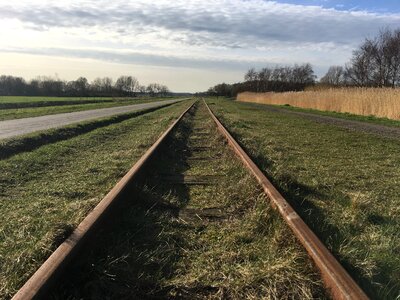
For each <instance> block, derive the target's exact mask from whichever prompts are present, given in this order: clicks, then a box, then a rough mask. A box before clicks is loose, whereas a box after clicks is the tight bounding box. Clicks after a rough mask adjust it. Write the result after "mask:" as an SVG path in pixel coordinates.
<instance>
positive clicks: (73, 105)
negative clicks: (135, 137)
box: [0, 97, 170, 121]
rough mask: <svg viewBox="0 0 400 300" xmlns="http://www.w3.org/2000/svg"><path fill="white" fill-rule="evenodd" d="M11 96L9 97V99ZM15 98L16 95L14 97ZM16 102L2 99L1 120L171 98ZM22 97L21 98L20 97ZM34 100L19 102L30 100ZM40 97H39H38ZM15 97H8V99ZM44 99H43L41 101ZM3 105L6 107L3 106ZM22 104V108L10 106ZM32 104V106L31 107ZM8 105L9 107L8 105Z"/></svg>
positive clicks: (52, 99)
mask: <svg viewBox="0 0 400 300" xmlns="http://www.w3.org/2000/svg"><path fill="white" fill-rule="evenodd" d="M8 98H10V97H7V99H8ZM12 98H14V97H12ZM17 98H18V99H16V100H15V102H6V101H4V102H3V103H2V102H1V100H0V121H2V120H10V119H20V118H28V117H38V116H43V115H50V114H58V113H66V112H74V111H82V110H89V109H98V108H107V107H115V106H123V105H131V104H140V103H149V102H154V101H160V100H166V99H170V98H115V99H113V98H55V97H45V98H43V97H17ZM19 98H21V99H19ZM31 98H33V99H32V102H18V101H19V100H21V101H28V100H29V99H31ZM36 98H38V99H36ZM3 100H4V99H3ZM10 100H13V99H8V101H10ZM40 100H42V101H40ZM2 105H3V106H4V107H2ZM12 105H15V106H20V107H21V108H10V107H13V106H12ZM29 105H31V106H32V107H29ZM6 106H7V107H6Z"/></svg>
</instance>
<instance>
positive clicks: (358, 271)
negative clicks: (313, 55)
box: [208, 100, 400, 299]
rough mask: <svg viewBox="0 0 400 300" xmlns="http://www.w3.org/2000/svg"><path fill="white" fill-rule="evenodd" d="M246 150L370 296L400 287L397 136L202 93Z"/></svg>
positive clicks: (388, 294) (387, 295)
mask: <svg viewBox="0 0 400 300" xmlns="http://www.w3.org/2000/svg"><path fill="white" fill-rule="evenodd" d="M208 101H209V103H211V108H212V109H213V110H214V112H215V113H216V114H217V116H218V117H219V118H220V119H221V121H222V122H223V123H224V124H225V125H226V126H227V127H228V129H229V130H230V131H231V133H232V134H233V135H234V136H235V137H236V138H237V139H238V140H239V141H240V143H242V145H243V146H244V148H245V149H246V151H247V152H248V153H249V154H250V156H252V157H253V158H254V159H255V161H256V162H257V163H258V165H259V166H260V168H261V169H262V170H263V171H264V172H265V174H266V175H267V176H268V177H269V178H270V179H271V180H272V182H273V183H274V184H275V186H276V187H277V188H278V189H279V190H280V191H281V192H282V193H283V194H284V195H285V197H286V198H287V200H288V201H289V202H291V203H292V205H293V206H294V207H295V208H296V210H297V211H298V212H299V213H300V215H301V216H302V217H303V218H304V220H305V221H306V222H307V223H308V224H309V225H310V227H311V228H312V229H313V230H314V231H315V232H316V233H317V234H318V236H319V237H320V238H321V239H322V240H323V241H324V242H325V244H326V245H327V246H328V248H329V249H331V250H332V251H333V253H334V254H335V255H336V256H337V257H338V258H339V260H340V261H341V262H342V263H343V264H344V266H345V267H346V268H347V270H349V272H350V273H351V274H352V276H353V277H354V278H355V279H356V280H357V281H358V282H359V283H360V284H361V286H362V287H363V288H364V290H365V291H366V292H367V293H368V294H369V295H370V296H371V297H372V298H375V299H395V298H396V297H398V296H399V294H400V220H399V217H398V216H399V213H400V209H399V207H400V184H399V183H400V142H399V141H396V140H389V139H384V138H378V137H375V136H371V135H368V134H363V133H357V132H350V131H346V130H344V129H340V128H337V127H334V126H332V125H326V124H317V123H315V122H312V121H309V120H306V119H304V118H301V117H297V116H295V115H288V114H284V113H276V112H274V113H272V112H267V111H263V110H259V109H257V107H254V106H252V105H248V104H246V103H239V102H232V101H223V100H222V101H216V100H208Z"/></svg>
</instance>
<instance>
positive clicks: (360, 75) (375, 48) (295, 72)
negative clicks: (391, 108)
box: [206, 29, 400, 97]
mask: <svg viewBox="0 0 400 300" xmlns="http://www.w3.org/2000/svg"><path fill="white" fill-rule="evenodd" d="M312 85H320V86H332V87H339V86H356V87H392V88H395V87H399V86H400V29H395V30H390V29H383V30H381V31H380V33H379V34H378V36H376V37H375V38H366V39H365V40H364V42H363V43H362V44H361V45H360V46H359V47H358V48H357V49H356V50H354V51H353V54H352V57H351V59H350V61H349V62H348V63H347V64H345V66H331V67H330V68H329V69H328V72H327V73H326V74H325V75H324V76H323V77H322V78H321V79H320V81H319V82H317V81H316V76H314V71H313V69H312V66H311V65H310V64H308V63H307V64H304V65H300V66H299V65H294V66H283V67H282V66H276V67H274V68H262V69H261V70H259V71H257V70H255V69H254V68H251V69H249V70H248V71H247V72H246V74H245V75H244V81H243V82H239V83H234V84H226V83H222V84H217V85H216V86H213V87H211V88H209V89H208V91H207V92H206V94H208V95H213V96H227V97H235V96H236V95H237V94H238V93H240V92H244V91H252V92H286V91H302V90H304V89H305V88H306V87H308V86H312Z"/></svg>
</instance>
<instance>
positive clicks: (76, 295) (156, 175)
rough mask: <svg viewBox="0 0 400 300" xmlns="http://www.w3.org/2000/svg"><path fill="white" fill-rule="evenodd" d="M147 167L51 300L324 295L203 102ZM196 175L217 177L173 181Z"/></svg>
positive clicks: (300, 251) (305, 258) (308, 264)
mask: <svg viewBox="0 0 400 300" xmlns="http://www.w3.org/2000/svg"><path fill="white" fill-rule="evenodd" d="M192 117H194V118H192ZM147 174H148V177H147V179H146V180H145V181H144V182H142V183H138V185H137V186H136V187H135V188H134V189H133V190H132V191H131V192H129V193H127V197H126V199H125V203H126V205H125V206H124V207H122V208H121V209H120V210H119V211H118V212H115V214H116V215H117V216H118V218H113V220H114V221H113V223H112V224H110V227H111V228H109V230H107V231H105V230H103V231H102V232H101V233H100V234H99V235H98V237H97V239H96V240H94V241H93V245H95V247H87V248H86V249H88V251H87V252H86V253H84V254H83V255H82V256H81V257H80V259H76V260H75V262H76V263H75V264H74V265H73V267H72V271H71V272H70V274H69V276H67V277H64V278H63V280H62V282H60V284H59V285H58V286H56V287H55V289H54V291H53V297H52V298H54V299H95V298H102V299H106V298H107V299H155V298H156V299H171V298H178V299H221V298H224V299H260V298H264V299H310V298H324V297H325V292H324V290H323V287H322V284H321V281H320V279H319V276H318V274H317V272H316V271H315V270H314V269H313V265H312V263H311V262H310V260H309V258H308V256H307V254H306V253H305V251H304V250H303V249H302V248H301V246H300V245H299V244H298V243H297V242H296V240H295V239H294V237H293V235H291V234H290V231H289V230H288V228H287V226H286V225H285V223H284V222H283V221H282V220H281V219H280V217H279V216H278V215H277V213H276V212H275V211H273V210H272V209H271V207H270V205H269V203H268V201H267V199H266V197H265V195H264V194H263V193H262V191H261V189H260V187H259V185H258V184H257V183H256V181H255V179H254V178H253V177H252V176H251V175H250V174H249V173H248V172H247V170H245V169H244V168H243V165H242V163H241V162H240V161H239V160H238V159H237V158H236V157H235V156H234V155H233V153H232V151H231V150H230V149H229V148H228V147H226V144H225V142H224V140H223V139H222V137H221V136H219V135H218V132H217V130H216V128H215V125H214V123H213V121H212V120H211V118H210V117H209V115H208V113H207V112H206V110H205V106H204V105H200V106H199V107H198V110H197V112H196V113H195V112H194V111H192V112H191V116H186V117H185V118H184V120H183V122H182V123H180V127H179V129H178V130H177V131H175V132H174V134H173V136H172V138H171V139H170V140H169V144H168V145H166V146H165V147H164V149H162V151H160V155H159V156H158V157H157V159H156V160H155V161H153V163H152V164H151V165H150V166H149V169H148V171H147ZM204 175H208V176H218V179H215V181H210V183H212V184H210V185H190V184H182V182H179V180H178V182H176V181H174V180H176V178H178V179H179V178H180V179H181V178H183V177H184V176H186V178H187V177H188V176H204ZM168 176H173V178H175V179H174V180H172V182H171V180H168V178H169V177H168Z"/></svg>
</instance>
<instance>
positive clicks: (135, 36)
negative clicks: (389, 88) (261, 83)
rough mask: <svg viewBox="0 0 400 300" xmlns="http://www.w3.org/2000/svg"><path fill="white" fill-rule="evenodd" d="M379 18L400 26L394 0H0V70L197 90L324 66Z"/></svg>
mask: <svg viewBox="0 0 400 300" xmlns="http://www.w3.org/2000/svg"><path fill="white" fill-rule="evenodd" d="M382 28H400V1H394V0H393V1H390V0H389V1H372V0H365V1H361V0H348V1H336V0H300V1H292V0H281V1H266V0H201V1H200V0H193V1H190V0H175V1H169V0H152V1H145V0H131V1H127V0H113V1H110V0H58V1H53V0H29V1H28V0H18V1H9V0H0V36H1V39H0V74H8V75H14V76H22V77H24V78H26V79H31V78H34V77H36V76H39V75H47V76H57V77H59V78H61V79H66V80H73V79H76V78H78V77H79V76H85V77H86V78H88V79H89V80H93V79H94V78H96V77H104V76H110V77H112V78H114V79H116V78H117V77H118V76H120V75H132V76H135V77H137V78H138V80H139V81H140V82H141V83H142V84H148V83H151V82H158V83H162V84H166V85H167V86H168V87H169V88H170V89H171V90H172V91H175V92H196V91H204V90H207V89H208V88H209V87H210V86H213V85H215V84H217V83H221V82H227V83H233V82H238V81H241V80H243V75H244V73H245V72H246V70H248V69H249V68H251V67H255V68H261V67H265V66H275V65H287V64H294V63H298V64H302V63H307V62H309V63H311V64H312V65H313V67H314V70H315V72H316V75H318V76H322V75H323V74H324V73H325V72H326V71H327V69H328V68H329V66H330V65H344V64H345V63H346V62H347V61H348V60H349V59H350V57H351V54H352V51H353V50H354V49H355V48H357V46H359V45H360V43H361V42H362V41H363V40H364V39H365V38H372V37H374V36H375V35H376V34H377V33H378V32H379V30H380V29H382Z"/></svg>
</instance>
